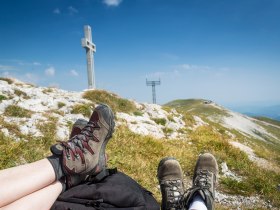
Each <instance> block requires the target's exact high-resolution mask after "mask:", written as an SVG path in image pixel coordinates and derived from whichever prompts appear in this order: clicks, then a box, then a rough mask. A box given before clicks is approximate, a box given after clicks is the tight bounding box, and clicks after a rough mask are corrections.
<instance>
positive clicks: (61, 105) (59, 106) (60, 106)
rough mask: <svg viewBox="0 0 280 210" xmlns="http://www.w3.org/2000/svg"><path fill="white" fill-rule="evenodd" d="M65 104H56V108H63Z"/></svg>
mask: <svg viewBox="0 0 280 210" xmlns="http://www.w3.org/2000/svg"><path fill="white" fill-rule="evenodd" d="M65 105H66V104H65V103H63V102H57V107H58V108H59V109H60V108H62V107H64V106H65Z"/></svg>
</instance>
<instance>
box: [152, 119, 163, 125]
mask: <svg viewBox="0 0 280 210" xmlns="http://www.w3.org/2000/svg"><path fill="white" fill-rule="evenodd" d="M151 120H153V121H155V123H156V124H158V125H163V126H165V125H166V119H165V118H151Z"/></svg>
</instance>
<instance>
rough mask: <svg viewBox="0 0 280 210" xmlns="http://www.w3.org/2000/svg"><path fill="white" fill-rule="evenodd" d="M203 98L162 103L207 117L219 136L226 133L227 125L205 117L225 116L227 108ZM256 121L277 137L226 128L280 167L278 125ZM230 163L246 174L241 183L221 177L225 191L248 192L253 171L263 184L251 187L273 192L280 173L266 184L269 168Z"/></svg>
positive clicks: (261, 155)
mask: <svg viewBox="0 0 280 210" xmlns="http://www.w3.org/2000/svg"><path fill="white" fill-rule="evenodd" d="M204 101H205V100H201V99H188V100H176V101H172V102H169V103H167V104H166V105H165V106H167V107H172V108H176V109H178V110H181V111H183V112H188V113H191V114H195V115H198V116H200V117H201V118H202V119H203V120H204V121H206V122H207V123H208V124H209V126H210V127H212V128H214V129H215V130H216V131H218V132H219V133H220V134H221V135H222V136H225V130H229V129H226V128H224V127H223V126H221V125H220V124H217V123H213V122H211V121H210V120H208V119H207V117H208V116H210V117H215V116H224V115H225V114H226V112H224V111H223V110H220V109H218V108H216V107H214V106H211V105H209V104H205V103H204ZM259 120H265V122H269V123H273V124H277V122H275V121H271V120H268V119H263V118H261V119H259ZM258 124H260V125H261V126H263V127H264V128H265V129H266V130H267V131H268V132H270V133H272V134H273V135H275V136H276V137H277V139H274V138H270V139H268V141H267V142H263V141H260V140H258V139H254V138H252V137H251V138H250V137H245V136H244V135H242V134H241V133H239V132H238V131H236V130H229V131H230V132H231V133H234V134H235V135H236V139H235V140H237V141H240V142H242V143H245V144H247V145H249V146H250V147H251V148H252V149H253V150H254V151H255V153H256V154H257V155H258V156H259V157H262V158H265V159H267V160H269V161H270V162H271V163H272V164H275V165H276V166H278V167H279V166H280V158H279V157H280V142H279V139H280V129H278V128H276V127H274V126H268V125H266V124H264V123H262V122H261V121H260V122H259V123H258ZM225 138H227V137H225ZM226 147H228V146H226ZM220 149H221V151H220V152H222V150H223V151H224V150H225V148H222V147H221V148H220ZM225 155H227V156H230V154H227V153H226V154H225ZM229 158H230V157H229ZM249 162H250V161H249ZM247 164H248V162H247ZM229 165H230V168H231V169H233V170H234V171H235V172H237V174H240V175H242V176H244V175H245V174H246V175H245V177H246V176H247V178H246V180H245V181H243V182H242V183H237V182H234V181H231V180H229V179H222V188H223V190H224V191H225V192H229V193H236V194H248V193H249V194H250V191H251V190H250V188H251V187H249V185H250V184H253V185H256V184H254V183H255V181H256V180H254V178H253V177H252V176H251V174H254V176H255V175H256V176H258V177H259V178H260V179H263V181H264V183H263V184H264V185H263V186H259V187H258V186H255V187H254V188H255V190H254V191H255V192H256V193H260V192H261V193H260V194H262V193H263V190H264V189H266V190H267V193H265V194H266V195H269V196H268V197H270V196H271V195H272V194H273V192H274V193H276V192H275V186H276V185H277V182H279V181H280V176H279V174H276V173H274V172H273V177H274V178H275V179H274V181H273V182H274V184H272V183H270V184H268V182H269V181H271V180H270V179H271V177H270V173H272V172H268V171H265V170H263V169H260V168H258V167H256V166H254V167H253V168H250V169H248V168H247V166H246V167H245V168H241V170H240V169H238V170H237V168H236V166H237V165H238V162H235V163H230V164H229ZM249 171H250V172H249ZM256 176H255V177H256ZM259 178H258V179H259ZM268 180H269V181H268ZM249 183H250V184H249ZM267 184H268V185H270V187H268V185H267ZM224 187H225V188H224ZM265 197H267V196H265ZM276 203H277V205H278V206H279V199H277V201H276Z"/></svg>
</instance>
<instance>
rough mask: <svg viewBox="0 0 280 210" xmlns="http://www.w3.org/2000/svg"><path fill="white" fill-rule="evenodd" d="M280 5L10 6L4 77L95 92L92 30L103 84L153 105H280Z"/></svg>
mask: <svg viewBox="0 0 280 210" xmlns="http://www.w3.org/2000/svg"><path fill="white" fill-rule="evenodd" d="M279 11H280V1H278V0H235V1H232V0H211V1H207V0H67V1H66V0H60V1H58V0H41V1H38V0H26V1H20V0H1V6H0V76H8V77H16V78H18V79H20V80H24V81H27V82H31V83H35V84H37V85H40V86H58V87H60V88H62V89H66V90H75V91H81V90H84V89H86V88H87V72H86V55H85V50H84V49H83V48H82V47H81V38H83V36H84V34H83V26H84V25H87V24H88V25H90V26H91V27H92V32H93V34H92V36H93V42H94V43H95V44H96V48H97V52H96V54H95V55H94V58H95V74H96V85H97V88H98V89H105V90H109V91H112V92H115V93H117V94H119V95H120V96H122V97H125V98H131V99H135V100H137V101H139V102H152V91H151V87H146V85H145V80H146V78H148V79H150V80H157V79H158V78H160V79H161V85H160V86H157V87H156V90H157V102H158V103H159V104H164V103H166V102H168V101H171V100H174V99H186V98H205V99H211V100H213V101H215V102H217V103H219V104H222V105H225V106H245V105H252V104H261V105H274V104H280V94H279V90H280V38H279V37H280V12H279Z"/></svg>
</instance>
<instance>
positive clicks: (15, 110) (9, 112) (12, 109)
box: [4, 105, 32, 118]
mask: <svg viewBox="0 0 280 210" xmlns="http://www.w3.org/2000/svg"><path fill="white" fill-rule="evenodd" d="M4 115H6V116H9V117H21V118H22V117H28V118H30V117H31V115H32V112H31V111H30V110H27V109H24V108H22V107H20V106H17V105H9V106H8V107H7V108H6V109H5V112H4Z"/></svg>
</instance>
